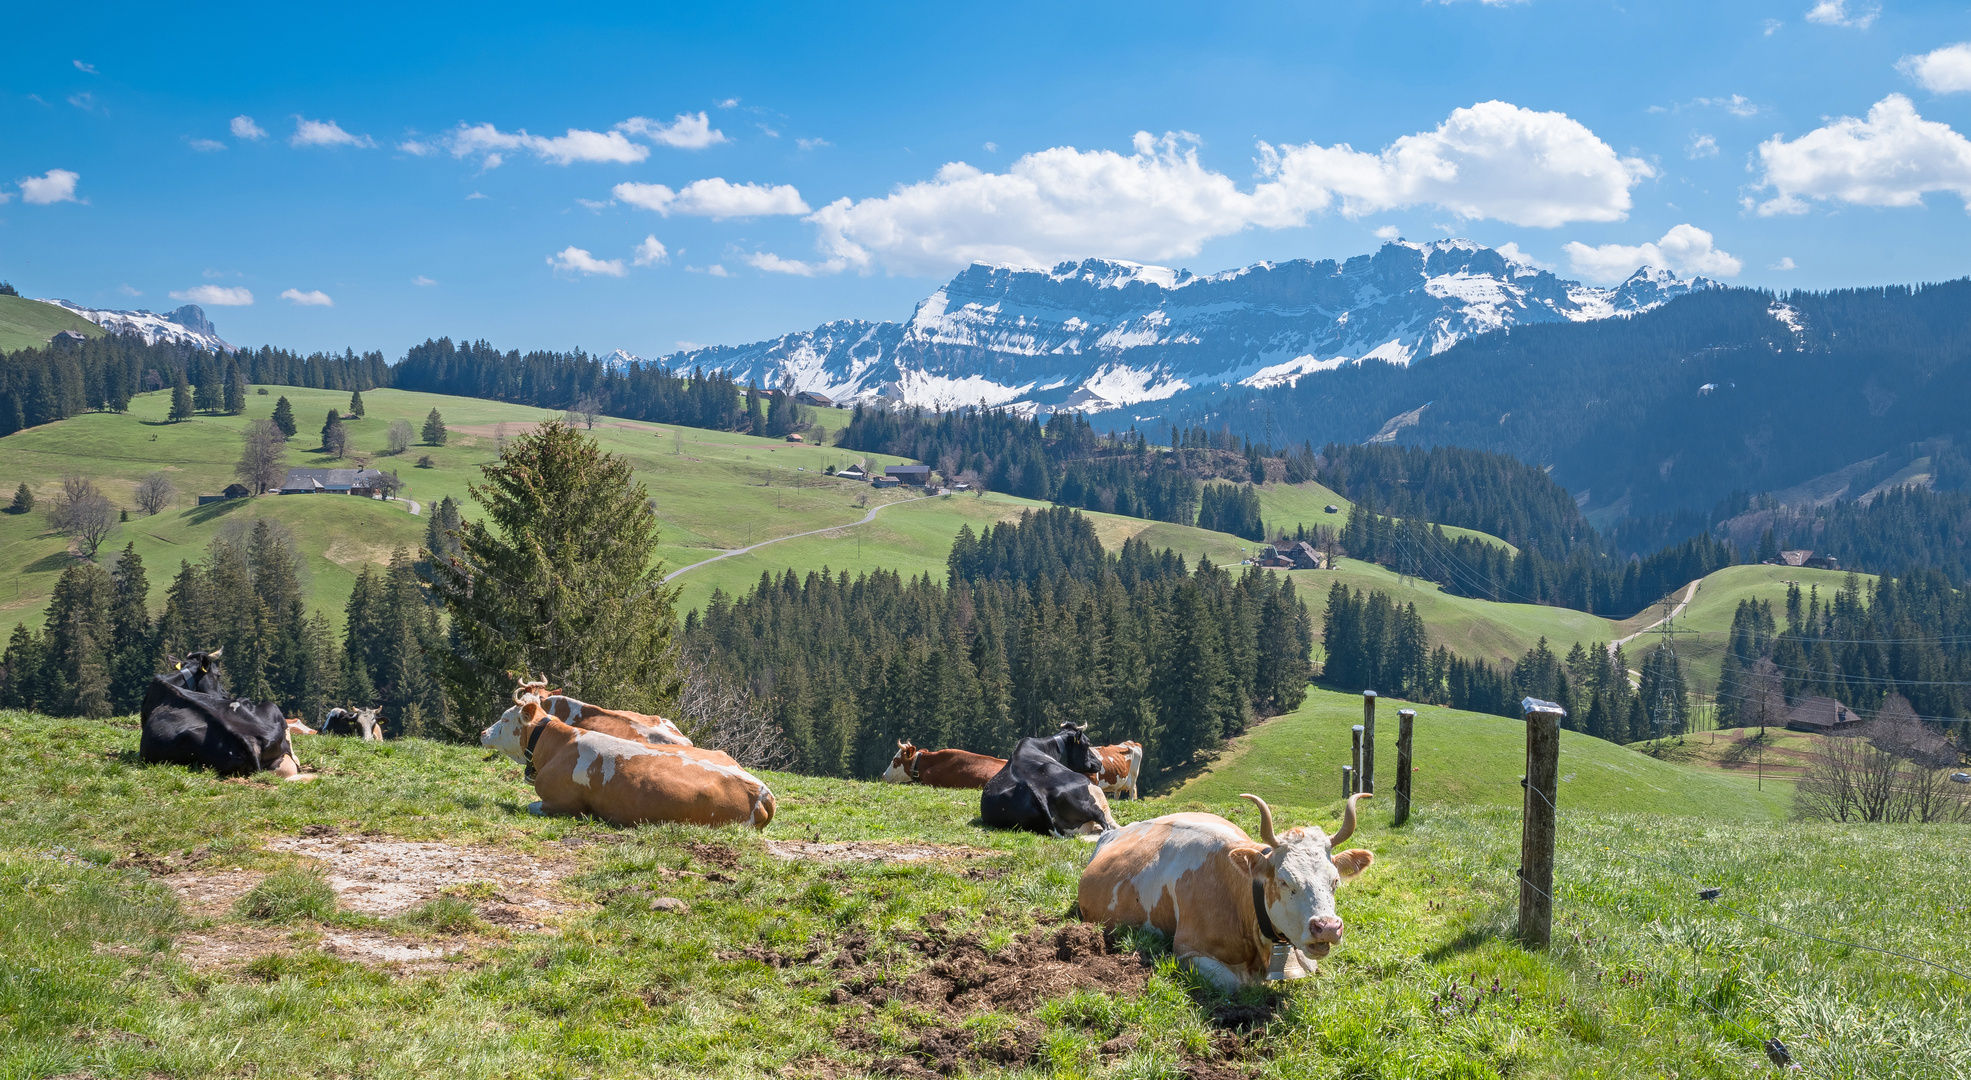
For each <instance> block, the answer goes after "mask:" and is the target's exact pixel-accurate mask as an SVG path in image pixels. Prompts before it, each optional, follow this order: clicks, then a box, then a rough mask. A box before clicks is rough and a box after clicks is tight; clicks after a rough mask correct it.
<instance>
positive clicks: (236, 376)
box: [225, 356, 246, 416]
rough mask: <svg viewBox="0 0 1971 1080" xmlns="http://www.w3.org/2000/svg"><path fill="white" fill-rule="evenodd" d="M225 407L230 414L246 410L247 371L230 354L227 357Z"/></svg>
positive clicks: (234, 414)
mask: <svg viewBox="0 0 1971 1080" xmlns="http://www.w3.org/2000/svg"><path fill="white" fill-rule="evenodd" d="M225 408H226V415H228V416H238V415H239V414H241V413H243V412H245V411H246V372H244V371H241V370H240V366H239V364H238V362H236V361H235V360H234V359H233V358H232V357H230V356H229V357H227V358H226V387H225Z"/></svg>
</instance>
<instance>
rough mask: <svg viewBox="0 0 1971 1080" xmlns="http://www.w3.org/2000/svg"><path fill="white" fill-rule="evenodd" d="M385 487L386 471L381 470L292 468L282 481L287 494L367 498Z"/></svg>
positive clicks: (283, 491)
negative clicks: (384, 476)
mask: <svg viewBox="0 0 1971 1080" xmlns="http://www.w3.org/2000/svg"><path fill="white" fill-rule="evenodd" d="M382 489H383V473H382V471H381V470H378V469H289V470H288V471H287V479H285V480H283V481H281V494H283V495H361V496H364V497H365V498H367V497H369V496H372V495H375V494H377V493H378V492H379V491H381V490H382Z"/></svg>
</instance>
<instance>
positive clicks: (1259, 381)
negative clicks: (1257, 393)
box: [1239, 356, 1348, 390]
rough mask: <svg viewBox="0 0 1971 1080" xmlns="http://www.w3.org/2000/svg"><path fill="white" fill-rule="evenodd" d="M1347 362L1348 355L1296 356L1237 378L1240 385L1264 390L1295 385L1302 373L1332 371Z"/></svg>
mask: <svg viewBox="0 0 1971 1080" xmlns="http://www.w3.org/2000/svg"><path fill="white" fill-rule="evenodd" d="M1346 363H1348V357H1346V356H1337V357H1334V358H1333V359H1329V360H1322V359H1320V358H1318V357H1314V356H1296V357H1294V358H1293V359H1292V360H1289V361H1287V362H1286V363H1284V364H1273V365H1271V366H1269V367H1263V368H1260V369H1259V370H1258V371H1255V372H1253V373H1252V374H1251V375H1248V376H1246V377H1245V378H1243V379H1240V380H1239V385H1240V386H1250V387H1252V388H1253V389H1255V390H1264V389H1267V388H1268V387H1273V386H1297V385H1299V384H1300V377H1301V376H1302V375H1312V374H1314V373H1315V372H1317V371H1333V370H1334V369H1336V368H1338V367H1340V366H1341V365H1343V364H1346Z"/></svg>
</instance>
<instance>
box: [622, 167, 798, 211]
mask: <svg viewBox="0 0 1971 1080" xmlns="http://www.w3.org/2000/svg"><path fill="white" fill-rule="evenodd" d="M609 193H610V194H611V195H614V196H615V197H616V198H617V199H619V200H621V201H622V202H626V203H629V204H630V205H631V206H638V207H642V208H643V209H645V210H655V211H657V212H658V213H660V214H663V215H665V216H667V217H668V216H669V215H671V214H691V215H694V216H697V217H708V218H738V217H769V216H773V215H778V214H805V213H807V212H808V204H807V203H805V202H803V201H802V200H801V193H800V192H799V191H798V190H796V189H795V188H794V186H793V185H792V184H753V183H746V184H734V183H729V182H727V181H726V180H725V179H723V178H721V177H717V176H714V177H711V178H710V179H706V180H694V181H692V182H691V183H689V184H686V185H685V186H684V187H683V188H681V189H679V190H677V191H672V190H671V189H670V188H668V187H665V186H664V185H663V184H639V183H626V184H617V185H616V186H615V187H613V188H611V189H610V191H609Z"/></svg>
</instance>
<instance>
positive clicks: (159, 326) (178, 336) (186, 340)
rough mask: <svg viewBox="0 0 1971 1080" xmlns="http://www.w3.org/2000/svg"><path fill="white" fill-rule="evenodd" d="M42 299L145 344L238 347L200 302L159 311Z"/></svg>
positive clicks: (217, 348)
mask: <svg viewBox="0 0 1971 1080" xmlns="http://www.w3.org/2000/svg"><path fill="white" fill-rule="evenodd" d="M41 303H43V304H53V305H55V306H56V307H58V308H65V309H67V310H69V311H72V312H74V313H75V314H77V315H80V316H82V317H83V318H85V319H88V320H89V321H90V322H92V323H95V324H96V325H97V326H100V327H102V328H103V329H105V330H107V331H109V332H110V333H112V334H135V335H137V336H138V337H141V338H143V339H144V344H146V345H155V344H157V343H158V342H160V341H165V342H176V343H178V344H181V345H193V346H196V347H198V348H201V349H206V350H209V351H223V352H234V351H236V349H235V347H234V346H233V345H232V344H230V343H229V342H227V341H226V340H225V339H223V338H221V337H220V336H219V330H218V328H217V327H215V326H213V325H212V320H211V319H208V318H206V317H205V309H203V308H201V307H199V306H198V305H197V304H186V305H185V306H184V307H181V308H179V309H178V310H176V311H172V312H168V313H166V314H163V315H159V314H158V313H157V312H154V311H106V310H102V309H98V308H86V307H83V306H82V305H81V304H78V303H75V302H74V301H72V300H42V301H41Z"/></svg>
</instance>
